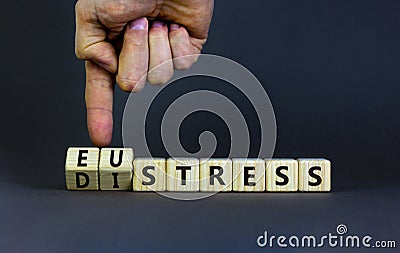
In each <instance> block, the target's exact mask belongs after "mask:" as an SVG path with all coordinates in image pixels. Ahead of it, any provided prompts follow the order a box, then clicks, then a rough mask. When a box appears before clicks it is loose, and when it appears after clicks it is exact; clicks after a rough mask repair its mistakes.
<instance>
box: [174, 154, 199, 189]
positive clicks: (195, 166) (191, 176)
mask: <svg viewBox="0 0 400 253" xmlns="http://www.w3.org/2000/svg"><path fill="white" fill-rule="evenodd" d="M184 176H186V180H182V179H183V177H184ZM199 179H200V171H199V159H197V158H169V159H168V160H167V190H168V191H199V190H200V184H199Z"/></svg>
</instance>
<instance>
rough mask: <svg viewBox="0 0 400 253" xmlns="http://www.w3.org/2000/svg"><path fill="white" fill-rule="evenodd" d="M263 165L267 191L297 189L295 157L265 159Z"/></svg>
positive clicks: (297, 176)
mask: <svg viewBox="0 0 400 253" xmlns="http://www.w3.org/2000/svg"><path fill="white" fill-rule="evenodd" d="M265 166H266V174H265V177H266V189H267V191H270V192H294V191H298V189H299V167H298V163H297V161H296V160H295V159H265Z"/></svg>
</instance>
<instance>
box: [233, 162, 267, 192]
mask: <svg viewBox="0 0 400 253" xmlns="http://www.w3.org/2000/svg"><path fill="white" fill-rule="evenodd" d="M232 166H233V174H232V177H233V191H238V192H261V191H265V162H264V160H262V159H250V158H248V159H247V158H234V159H232Z"/></svg>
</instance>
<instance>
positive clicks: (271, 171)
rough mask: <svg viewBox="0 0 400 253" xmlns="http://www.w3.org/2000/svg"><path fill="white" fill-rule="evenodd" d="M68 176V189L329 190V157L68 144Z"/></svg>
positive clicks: (66, 164) (66, 167) (66, 165)
mask: <svg viewBox="0 0 400 253" xmlns="http://www.w3.org/2000/svg"><path fill="white" fill-rule="evenodd" d="M65 174H66V184H67V189H69V190H99V189H100V190H134V191H238V192H262V191H271V192H294V191H305V192H328V191H330V190H331V182H330V181H331V164H330V161H328V160H326V159H297V160H295V159H250V158H234V159H197V158H169V159H164V158H136V159H134V154H133V149H130V148H103V149H101V150H100V149H99V148H69V149H68V151H67V158H66V163H65Z"/></svg>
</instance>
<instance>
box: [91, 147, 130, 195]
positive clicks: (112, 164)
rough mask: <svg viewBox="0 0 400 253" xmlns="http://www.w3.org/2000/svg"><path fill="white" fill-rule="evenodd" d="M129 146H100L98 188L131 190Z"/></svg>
mask: <svg viewBox="0 0 400 253" xmlns="http://www.w3.org/2000/svg"><path fill="white" fill-rule="evenodd" d="M132 161H133V149H131V148H102V149H101V151H100V165H99V174H100V189H101V190H132Z"/></svg>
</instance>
